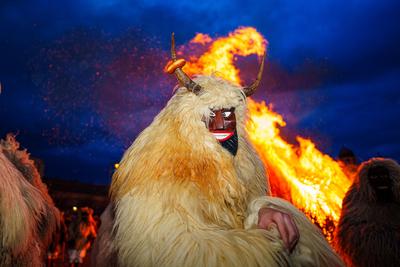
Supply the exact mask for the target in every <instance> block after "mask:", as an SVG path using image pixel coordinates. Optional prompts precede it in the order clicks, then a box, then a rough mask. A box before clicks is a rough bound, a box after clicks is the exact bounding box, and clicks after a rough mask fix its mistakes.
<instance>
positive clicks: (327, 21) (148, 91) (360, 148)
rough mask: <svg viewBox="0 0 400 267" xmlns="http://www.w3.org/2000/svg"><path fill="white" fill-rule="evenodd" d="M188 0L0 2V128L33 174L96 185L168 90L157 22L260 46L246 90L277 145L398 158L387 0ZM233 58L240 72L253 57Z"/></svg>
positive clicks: (396, 41) (393, 11)
mask: <svg viewBox="0 0 400 267" xmlns="http://www.w3.org/2000/svg"><path fill="white" fill-rule="evenodd" d="M198 2H199V3H196V2H195V1H173V2H170V1H165V0H163V1H161V0H152V1H113V0H107V1H101V0H87V1H44V0H42V1H26V0H13V1H11V0H2V1H1V3H0V34H1V36H0V37H1V38H0V82H1V84H2V87H3V90H2V93H1V94H0V137H4V136H5V134H6V133H8V132H13V133H16V134H17V139H18V140H19V141H20V143H21V145H22V146H23V147H24V148H27V149H28V150H29V152H30V153H31V154H32V156H34V157H38V158H41V159H43V160H44V162H45V168H46V169H45V176H47V177H53V178H62V179H70V180H80V181H82V182H90V183H97V184H108V183H109V182H110V179H111V178H110V175H111V173H112V169H113V164H114V163H115V162H117V161H119V159H120V158H121V156H122V154H123V152H124V150H125V149H126V148H127V147H128V146H129V145H130V144H131V143H132V141H133V140H134V139H135V137H136V136H137V135H138V133H140V132H141V131H142V130H143V129H144V128H145V127H146V126H147V125H148V124H149V123H150V122H151V120H152V118H153V117H154V116H155V115H156V114H157V113H158V112H159V111H160V110H161V109H162V107H163V106H164V105H165V104H166V102H167V101H168V99H169V98H170V97H171V93H172V88H173V86H174V85H175V80H174V79H173V77H169V76H167V75H165V74H164V73H163V72H162V69H163V67H164V65H165V63H166V61H167V60H168V50H169V46H170V34H171V32H175V33H176V39H177V44H178V45H182V44H186V43H187V42H188V41H189V40H190V39H191V38H193V37H194V35H195V34H196V33H207V34H209V35H211V36H212V37H218V36H225V35H227V34H228V33H229V32H231V31H234V30H235V29H236V28H238V27H239V26H252V27H255V28H256V29H257V30H258V31H259V32H260V33H261V34H263V36H264V37H265V38H266V39H267V40H268V42H269V46H268V55H267V61H266V70H265V72H264V78H263V81H262V86H261V88H260V89H259V91H258V92H257V93H256V95H255V97H254V98H255V99H256V100H266V101H267V103H272V104H273V105H274V109H275V110H276V111H277V112H279V113H280V114H282V115H283V116H284V118H285V120H286V122H287V126H286V127H285V128H283V129H282V132H283V135H284V136H285V138H286V139H287V140H288V141H289V142H292V143H294V142H295V141H294V140H295V136H296V135H300V136H303V137H309V138H311V139H312V140H314V142H315V143H316V144H317V146H318V148H319V149H320V150H322V151H323V152H324V153H327V154H329V155H331V156H332V157H336V156H337V154H338V152H339V149H340V148H341V147H342V146H343V145H345V146H347V147H349V148H351V149H353V151H354V152H355V153H356V155H357V157H358V159H359V160H360V161H363V160H367V159H368V158H370V157H372V156H378V155H379V156H385V157H392V158H394V159H396V160H400V142H399V137H400V123H399V115H400V108H399V106H400V91H399V90H400V1H376V0H362V1H361V0H358V1H337V0H319V1H295V0H292V1H282V0H274V1H215V0H214V1H198ZM244 66H246V68H244ZM248 66H250V67H248ZM251 66H253V67H251ZM238 67H239V68H240V67H242V68H243V71H242V78H243V79H244V80H245V81H251V79H252V78H254V76H255V70H256V69H257V60H256V58H255V57H249V58H246V59H240V60H239V61H238Z"/></svg>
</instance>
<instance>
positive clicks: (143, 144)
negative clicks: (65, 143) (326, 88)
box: [100, 76, 341, 267]
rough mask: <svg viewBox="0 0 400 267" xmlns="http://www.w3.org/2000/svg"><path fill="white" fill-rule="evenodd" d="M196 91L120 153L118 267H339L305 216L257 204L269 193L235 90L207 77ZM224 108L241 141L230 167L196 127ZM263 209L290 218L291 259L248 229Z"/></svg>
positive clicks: (181, 96)
mask: <svg viewBox="0 0 400 267" xmlns="http://www.w3.org/2000/svg"><path fill="white" fill-rule="evenodd" d="M195 82H197V83H199V84H200V85H201V86H202V87H203V88H204V90H203V91H202V93H201V94H200V95H198V96H196V95H195V94H193V93H191V92H188V91H187V90H186V88H179V89H178V90H177V92H176V93H175V95H174V96H173V97H172V98H171V100H170V101H169V102H168V104H167V106H166V107H165V108H164V109H163V110H162V111H161V112H160V113H159V114H158V116H156V118H155V119H154V121H153V122H152V123H151V125H150V126H149V127H148V128H146V129H145V130H144V131H143V132H142V133H141V134H140V135H139V136H138V137H137V139H136V140H135V142H134V143H133V144H132V146H131V147H130V148H129V149H128V150H127V151H126V153H125V154H124V157H123V159H122V161H121V163H120V167H119V168H118V169H117V171H116V172H115V174H114V176H113V181H112V185H111V197H112V201H113V203H114V205H115V217H114V219H113V221H114V223H113V233H112V234H111V235H109V236H110V238H111V239H112V241H111V242H112V243H113V246H114V248H115V251H116V253H117V255H118V263H119V265H120V266H171V267H172V266H174V267H175V266H340V265H341V261H340V259H339V258H338V257H337V255H336V254H335V253H333V252H332V250H331V249H330V247H329V245H328V244H327V243H326V241H325V240H324V238H323V236H322V235H321V234H320V233H319V231H318V230H317V229H316V228H315V227H314V226H313V225H312V224H311V222H310V221H308V220H307V218H305V216H304V215H302V214H301V213H300V212H299V211H297V210H296V209H295V208H294V207H293V206H291V205H290V204H289V203H286V202H284V201H282V200H277V199H273V198H265V197H263V196H265V195H266V194H269V187H268V184H267V183H266V181H267V179H266V175H265V171H264V168H263V164H262V163H261V161H260V159H259V158H258V156H257V154H256V153H255V152H254V150H253V148H252V147H251V145H250V144H249V142H248V140H247V138H246V132H245V128H244V121H245V115H246V112H245V111H246V98H245V96H244V94H243V92H242V91H241V88H240V87H237V86H235V85H232V84H230V83H228V82H227V81H225V80H222V79H219V78H216V77H209V76H199V77H197V78H196V79H195ZM231 107H234V108H235V114H236V118H237V132H238V135H239V149H238V152H237V155H236V156H235V157H233V156H232V155H231V154H230V153H229V152H228V151H227V150H225V149H224V148H223V147H222V146H221V145H220V144H219V143H218V141H217V140H216V139H215V138H214V137H213V135H212V134H211V133H210V132H209V131H208V129H207V128H206V127H205V124H204V122H203V121H202V118H208V117H209V114H210V109H221V108H231ZM250 203H253V204H250ZM262 205H272V206H274V207H277V208H279V209H282V210H287V211H288V212H291V213H293V215H294V217H295V220H296V223H297V224H298V226H299V228H300V230H301V231H302V232H301V237H300V242H299V245H298V246H297V248H296V251H295V252H294V253H293V254H289V253H288V252H287V251H286V250H285V249H284V246H283V243H282V241H281V239H280V237H279V233H278V232H277V230H276V229H275V228H274V227H272V228H271V229H270V230H268V231H266V230H261V229H256V227H255V225H256V223H257V215H255V213H256V212H258V208H259V207H261V206H262ZM255 206H259V207H257V208H256V207H255ZM246 218H250V219H247V220H246ZM245 222H246V225H245ZM245 226H246V228H245ZM305 229H308V230H305ZM100 232H101V230H100ZM322 263H323V264H322Z"/></svg>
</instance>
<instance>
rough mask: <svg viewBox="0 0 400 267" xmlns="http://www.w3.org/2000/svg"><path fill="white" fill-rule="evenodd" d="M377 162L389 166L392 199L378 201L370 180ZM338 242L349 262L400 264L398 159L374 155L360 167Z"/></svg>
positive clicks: (347, 199)
mask: <svg viewBox="0 0 400 267" xmlns="http://www.w3.org/2000/svg"><path fill="white" fill-rule="evenodd" d="M376 166H383V167H385V168H386V169H387V170H389V175H390V179H391V180H392V182H393V187H392V192H393V200H392V201H391V202H389V203H379V202H377V199H376V194H375V192H374V190H373V188H372V187H371V185H370V183H369V181H368V172H369V170H370V169H371V167H376ZM336 243H337V244H336V245H337V249H338V251H339V253H340V254H341V255H342V256H343V258H344V259H345V260H346V263H347V264H348V265H349V266H360V267H361V266H362V267H368V266H371V267H372V266H385V267H389V266H393V267H395V266H400V166H399V165H398V164H397V163H396V162H395V161H393V160H391V159H383V158H373V159H371V160H369V161H367V162H364V163H363V164H362V165H361V166H360V167H359V169H358V173H357V175H356V177H355V180H354V183H353V185H352V186H351V187H350V189H349V190H348V192H347V193H346V196H345V198H344V199H343V207H342V214H341V218H340V221H339V226H338V229H337V234H336Z"/></svg>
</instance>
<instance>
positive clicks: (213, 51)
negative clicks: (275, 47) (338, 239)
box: [184, 27, 350, 239]
mask: <svg viewBox="0 0 400 267" xmlns="http://www.w3.org/2000/svg"><path fill="white" fill-rule="evenodd" d="M189 45H200V46H203V47H205V48H207V51H206V52H205V53H203V54H202V55H201V56H198V57H196V56H192V57H191V58H190V61H191V62H190V63H188V64H187V65H186V66H185V67H184V70H185V72H186V73H188V74H215V75H218V76H221V77H222V78H225V79H227V80H230V81H232V82H234V83H236V84H240V82H241V80H240V77H239V70H238V69H236V68H235V66H234V60H235V59H236V58H235V56H236V55H239V56H248V55H251V54H256V55H258V56H261V55H263V53H264V51H265V49H266V45H267V41H266V40H265V39H264V37H263V36H262V35H261V34H260V33H259V32H257V30H256V29H255V28H251V27H241V28H238V29H236V30H235V31H234V32H233V33H230V34H229V35H228V36H227V37H220V38H217V39H215V40H213V39H212V38H211V37H210V36H208V35H206V34H201V33H199V34H197V35H196V36H195V37H194V38H193V39H192V40H191V41H190V43H189ZM248 108H249V113H250V114H249V115H250V116H249V117H250V119H249V120H248V122H247V124H246V127H247V131H248V133H249V136H250V139H251V141H252V142H253V144H254V146H255V148H256V150H257V151H258V153H259V154H260V155H261V157H262V160H263V162H264V164H265V165H266V166H267V169H268V172H269V178H270V183H271V189H272V193H273V194H274V195H277V196H280V197H283V198H285V199H287V200H289V201H291V202H292V203H293V204H294V205H296V206H297V207H298V208H299V209H301V210H303V211H304V212H305V213H306V214H307V215H308V216H309V217H310V219H311V220H312V221H313V222H314V223H317V224H318V225H319V226H320V227H321V228H322V230H323V232H324V234H325V235H326V236H327V237H328V239H330V238H331V234H332V230H333V228H334V227H335V225H336V224H337V222H338V219H339V216H340V210H341V203H342V199H343V197H344V194H345V192H346V191H347V189H348V187H349V186H350V179H349V178H348V177H347V176H346V175H345V174H344V173H343V171H342V169H341V168H340V166H339V164H338V163H337V162H336V161H335V160H333V159H332V158H331V157H329V156H328V155H326V154H323V153H322V152H321V151H319V150H318V149H317V148H316V147H315V144H314V143H313V142H312V141H311V140H309V139H305V138H302V137H299V136H298V137H297V142H298V145H294V144H289V143H287V142H286V141H285V140H284V139H283V138H282V137H281V136H280V129H279V128H280V127H284V126H285V125H286V123H285V121H284V120H283V118H282V116H281V115H279V114H277V113H275V112H274V111H272V108H271V107H268V106H267V105H266V104H265V103H264V102H262V103H256V102H255V101H253V100H251V99H249V101H248Z"/></svg>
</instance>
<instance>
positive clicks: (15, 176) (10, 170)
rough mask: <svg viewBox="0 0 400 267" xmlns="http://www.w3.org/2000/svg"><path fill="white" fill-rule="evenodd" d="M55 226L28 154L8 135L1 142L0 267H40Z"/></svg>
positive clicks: (48, 200)
mask: <svg viewBox="0 0 400 267" xmlns="http://www.w3.org/2000/svg"><path fill="white" fill-rule="evenodd" d="M58 222H59V211H58V210H57V209H56V208H55V206H54V204H53V201H52V200H51V198H50V196H49V195H48V193H47V188H46V186H45V185H44V184H43V183H42V181H41V179H40V175H39V173H38V172H37V170H36V168H35V166H34V164H33V161H32V160H30V159H29V154H28V153H27V152H26V151H25V150H19V144H18V142H16V141H15V139H14V136H12V135H7V138H6V140H1V141H0V266H13V267H14V266H43V265H44V259H45V252H46V249H47V247H48V245H49V243H50V241H51V238H52V236H53V234H54V231H55V230H56V227H57V224H58Z"/></svg>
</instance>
